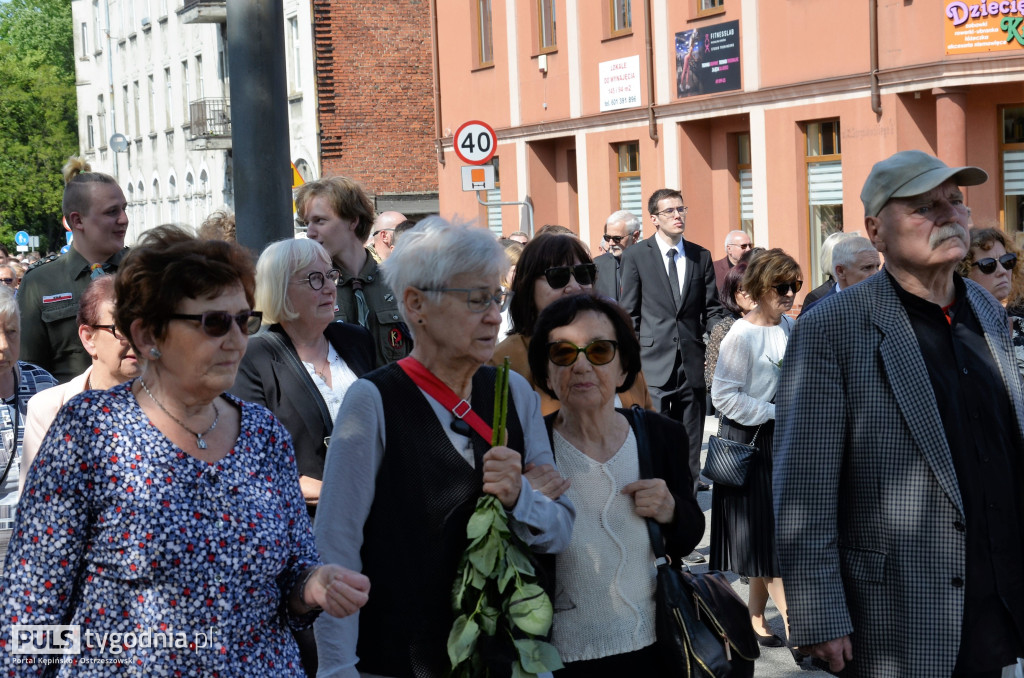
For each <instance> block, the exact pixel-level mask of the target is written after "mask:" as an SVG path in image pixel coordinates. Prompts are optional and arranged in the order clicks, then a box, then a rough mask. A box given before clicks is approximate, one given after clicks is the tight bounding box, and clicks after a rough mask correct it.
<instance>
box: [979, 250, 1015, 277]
mask: <svg viewBox="0 0 1024 678" xmlns="http://www.w3.org/2000/svg"><path fill="white" fill-rule="evenodd" d="M996 262H999V265H1000V266H1002V267H1003V268H1005V269H1006V270H1007V271H1012V270H1013V269H1014V268H1016V266H1017V255H1016V254H1011V253H1006V254H1004V255H1003V256H1001V257H999V258H998V259H996V258H994V257H985V258H984V259H978V260H977V261H976V262H974V263H973V264H971V266H977V267H978V270H979V271H981V272H982V273H986V274H987V273H992V272H993V271H995V270H996Z"/></svg>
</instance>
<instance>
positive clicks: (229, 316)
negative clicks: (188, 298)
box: [168, 311, 263, 337]
mask: <svg viewBox="0 0 1024 678" xmlns="http://www.w3.org/2000/svg"><path fill="white" fill-rule="evenodd" d="M168 317H169V318H171V319H172V320H198V321H199V326H200V327H201V328H202V329H203V332H206V334H207V335H209V336H211V337H223V336H224V335H225V334H227V333H228V332H230V331H231V323H232V322H233V323H235V324H236V325H238V329H240V330H242V332H244V333H245V334H256V333H257V332H259V330H260V323H261V322H263V314H262V313H261V312H259V311H242V312H241V313H228V312H227V311H207V312H206V313H172V314H171V315H170V316H168Z"/></svg>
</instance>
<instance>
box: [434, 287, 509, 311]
mask: <svg viewBox="0 0 1024 678" xmlns="http://www.w3.org/2000/svg"><path fill="white" fill-rule="evenodd" d="M420 291H421V292H443V293H445V294H452V293H455V292H461V293H462V294H465V295H466V306H468V307H469V310H470V311H472V312H473V313H485V312H486V311H487V310H488V309H490V308H491V304H497V305H498V310H499V311H501V312H502V313H504V312H505V311H506V310H508V304H509V302H510V301H512V293H511V292H509V291H507V290H501V291H500V292H498V293H496V294H495V293H494V292H491V290H490V289H488V288H486V287H474V288H466V287H435V288H426V289H421V290H420Z"/></svg>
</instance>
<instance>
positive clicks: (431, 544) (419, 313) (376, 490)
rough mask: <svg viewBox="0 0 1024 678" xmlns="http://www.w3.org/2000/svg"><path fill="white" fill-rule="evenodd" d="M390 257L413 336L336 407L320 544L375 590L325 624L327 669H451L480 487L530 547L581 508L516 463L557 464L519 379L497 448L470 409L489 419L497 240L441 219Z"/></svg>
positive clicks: (503, 265) (408, 236)
mask: <svg viewBox="0 0 1024 678" xmlns="http://www.w3.org/2000/svg"><path fill="white" fill-rule="evenodd" d="M382 269H383V271H384V275H385V278H386V281H387V283H388V285H389V286H390V287H391V289H393V290H395V294H396V295H397V299H398V303H399V310H400V312H401V314H402V318H403V320H404V321H405V322H406V323H408V325H409V327H410V328H412V330H413V332H414V338H415V347H414V348H413V350H412V353H411V354H410V356H409V357H407V358H405V359H403V360H400V361H398V362H397V363H394V364H391V365H388V366H386V367H384V368H381V369H378V370H375V371H373V372H370V373H369V374H367V375H365V376H363V377H362V378H361V379H359V380H358V381H356V383H355V384H353V385H352V387H351V388H350V389H349V392H348V395H347V396H346V398H345V402H343V403H342V405H341V410H340V411H339V412H338V418H337V422H336V424H335V427H334V433H333V435H332V436H331V444H330V447H329V448H328V450H327V465H326V467H325V469H324V483H323V491H322V493H321V495H320V506H319V508H318V510H317V520H316V540H317V544H318V545H319V546H320V549H321V553H322V554H323V556H324V558H325V560H327V561H328V562H333V563H338V564H340V565H343V566H344V567H347V568H351V569H353V570H361V571H362V573H363V574H365V575H367V576H368V577H369V578H370V581H371V582H372V583H373V592H372V594H371V596H370V601H369V603H367V606H366V607H364V608H363V609H362V610H361V611H360V613H359V615H358V618H357V617H352V618H349V619H343V620H332V619H326V618H321V620H320V621H318V622H317V628H316V638H317V651H318V653H319V656H320V672H321V675H331V676H346V677H351V678H355V676H357V675H358V674H364V675H365V674H371V675H374V676H412V675H425V676H426V675H429V676H441V675H448V673H450V671H451V662H450V660H449V658H448V653H447V650H446V647H447V640H448V633H449V631H450V630H451V628H452V623H453V621H454V615H453V613H452V600H451V595H452V587H453V584H454V583H455V576H456V572H457V570H458V566H459V561H460V558H461V557H462V555H463V553H464V552H465V550H466V547H467V546H468V544H469V542H468V540H467V538H466V525H467V521H468V520H469V517H470V515H472V513H473V511H474V508H475V506H476V502H477V499H478V498H479V497H481V496H482V495H484V494H490V495H493V496H495V497H497V499H498V500H499V501H500V502H501V505H502V506H504V508H505V511H506V513H507V516H508V524H509V528H510V529H511V530H512V531H514V532H515V533H516V534H517V535H518V536H519V537H520V538H521V539H522V540H523V541H524V542H525V543H526V545H527V546H528V547H529V548H530V549H532V550H533V551H534V552H535V553H556V552H558V551H561V550H562V549H563V548H564V547H565V545H566V544H567V543H568V542H569V536H570V534H571V532H572V520H573V508H572V504H571V503H570V502H568V500H566V499H565V498H561V499H559V500H557V501H551V500H549V499H548V498H547V497H545V496H544V495H543V494H541V493H540V492H539V491H536V490H535V489H534V488H533V487H531V485H530V483H529V482H528V481H527V480H526V479H525V478H524V477H523V475H522V469H523V467H524V464H535V465H537V466H547V465H551V464H552V463H553V460H552V458H551V448H550V446H549V445H548V439H547V433H546V432H545V430H544V422H543V420H542V419H541V416H540V410H539V406H538V400H537V396H536V395H535V394H534V392H533V391H532V390H531V389H530V387H529V385H528V384H527V383H526V381H525V380H523V379H522V378H520V377H519V376H518V375H516V374H514V373H513V374H510V375H509V405H508V427H507V434H508V437H507V441H506V443H505V444H504V445H499V446H497V447H492V446H491V439H490V435H489V433H488V432H487V430H486V427H482V426H480V424H481V421H477V417H479V419H480V420H482V422H483V423H486V425H487V426H489V425H490V423H491V422H492V421H493V415H494V412H493V409H494V385H495V378H496V373H497V370H495V369H494V368H491V367H486V366H485V363H486V362H487V360H488V359H489V358H490V357H491V354H492V353H493V351H494V345H495V343H496V338H497V335H498V327H499V325H500V324H501V311H502V309H503V308H504V307H505V303H506V300H507V299H508V296H507V294H506V292H505V291H504V290H502V288H501V278H502V275H504V273H505V271H506V270H507V269H508V259H507V258H506V256H505V254H504V252H503V251H502V247H501V245H500V244H498V242H497V241H496V240H495V239H494V236H492V235H491V234H490V233H488V232H487V230H486V229H481V228H475V227H470V226H463V225H452V224H449V223H448V222H446V221H444V220H443V219H440V218H439V217H432V218H429V219H426V220H424V221H422V222H420V223H419V225H417V227H416V228H414V229H412V230H410V231H408V232H407V233H405V234H404V235H403V236H402V238H401V240H399V241H398V245H397V246H396V247H395V250H394V251H393V252H392V254H391V256H390V257H388V259H387V260H386V261H385V262H384V263H383V264H382ZM472 413H475V415H476V416H475V417H474V416H472ZM357 662H358V666H357ZM506 665H507V663H506ZM509 668H510V667H509Z"/></svg>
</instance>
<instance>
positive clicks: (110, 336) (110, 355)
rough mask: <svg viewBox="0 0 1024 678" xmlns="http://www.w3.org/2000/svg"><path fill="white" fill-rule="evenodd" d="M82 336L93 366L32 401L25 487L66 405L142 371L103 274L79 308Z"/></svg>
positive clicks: (109, 280)
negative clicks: (116, 317) (119, 325)
mask: <svg viewBox="0 0 1024 678" xmlns="http://www.w3.org/2000/svg"><path fill="white" fill-rule="evenodd" d="M78 337H79V339H81V340H82V346H84V347H85V350H86V352H87V353H88V354H89V357H90V358H92V365H90V366H89V368H88V369H87V370H86V371H85V372H82V373H81V374H80V375H78V376H77V377H75V378H74V379H72V380H71V381H69V382H68V383H66V384H60V385H58V386H54V387H53V388H48V389H46V390H45V391H42V392H40V393H37V394H36V395H34V396H32V400H30V401H28V416H27V417H26V418H25V446H24V449H23V450H22V453H21V454H22V457H21V478H20V482H21V487H22V488H24V486H25V478H26V477H28V469H29V468H30V467H31V466H32V460H34V459H35V458H36V453H37V452H38V451H39V446H40V445H41V444H42V442H43V436H45V435H46V431H47V429H49V428H50V424H52V423H53V420H54V418H55V417H56V416H57V412H58V410H60V408H61V407H63V406H64V403H66V402H67V401H68V400H70V399H71V398H72V397H74V396H76V395H78V394H79V393H81V392H82V391H89V390H91V389H96V390H99V391H105V390H107V389H108V388H113V387H114V386H117V385H118V384H120V383H122V382H125V381H128V380H129V379H134V378H135V377H137V376H139V373H140V372H141V369H140V367H141V366H140V365H139V361H138V359H137V358H136V357H135V352H134V351H133V350H132V347H131V345H130V344H129V343H128V340H127V339H126V338H125V337H124V335H123V334H121V332H120V331H119V330H118V329H117V326H116V325H114V276H112V275H102V276H100V277H98V278H96V279H95V280H93V281H92V282H91V283H89V286H88V287H86V288H85V292H84V293H83V294H82V298H81V300H80V303H79V307H78Z"/></svg>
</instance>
